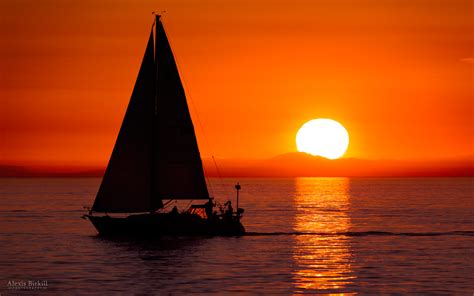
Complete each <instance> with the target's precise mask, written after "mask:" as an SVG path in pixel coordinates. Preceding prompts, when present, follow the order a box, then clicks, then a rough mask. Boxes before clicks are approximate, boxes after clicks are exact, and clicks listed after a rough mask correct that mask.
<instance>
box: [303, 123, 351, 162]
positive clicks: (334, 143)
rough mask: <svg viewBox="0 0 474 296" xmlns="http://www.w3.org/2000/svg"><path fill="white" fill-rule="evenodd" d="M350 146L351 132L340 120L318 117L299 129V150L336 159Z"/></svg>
mask: <svg viewBox="0 0 474 296" xmlns="http://www.w3.org/2000/svg"><path fill="white" fill-rule="evenodd" d="M348 146H349V134H348V133H347V130H346V129H345V128H344V127H343V126H342V124H340V123H339V122H337V121H335V120H332V119H326V118H318V119H313V120H310V121H308V122H306V123H305V124H303V126H302V127H301V128H300V129H299V130H298V133H297V134H296V147H297V148H298V151H299V152H306V153H309V154H311V155H315V156H322V157H326V158H329V159H336V158H339V157H341V156H343V155H344V153H345V152H346V150H347V147H348Z"/></svg>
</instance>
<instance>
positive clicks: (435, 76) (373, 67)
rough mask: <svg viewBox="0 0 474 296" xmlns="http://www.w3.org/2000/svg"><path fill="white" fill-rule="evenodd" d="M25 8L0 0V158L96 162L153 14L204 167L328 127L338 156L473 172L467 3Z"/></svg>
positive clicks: (270, 150) (274, 150) (271, 153)
mask: <svg viewBox="0 0 474 296" xmlns="http://www.w3.org/2000/svg"><path fill="white" fill-rule="evenodd" d="M27 3H28V5H25V4H24V2H22V1H13V0H7V1H2V3H1V4H0V8H1V11H2V12H3V15H4V17H3V18H1V20H0V23H1V25H2V26H0V34H1V36H2V38H1V40H0V44H1V46H0V48H1V52H0V63H1V68H2V74H3V75H2V77H1V79H0V97H1V100H2V102H1V108H0V126H1V129H2V130H1V137H2V145H1V148H0V162H1V164H2V165H8V166H25V167H43V166H54V167H58V166H61V167H84V169H83V170H88V169H89V168H101V169H104V168H105V166H106V165H107V161H108V159H109V157H110V153H111V151H112V149H113V145H114V143H115V140H116V137H117V134H118V131H119V128H120V125H121V122H122V120H123V116H124V114H125V110H126V108H127V104H128V101H129V99H130V95H131V92H132V89H133V86H134V84H135V80H136V77H137V73H138V69H139V67H140V61H141V59H142V57H143V53H144V49H145V44H146V40H147V38H148V34H149V32H150V28H151V24H152V22H153V18H152V15H151V12H152V11H158V10H166V11H167V13H166V14H164V16H163V22H164V25H165V29H166V31H167V34H168V35H169V39H170V43H171V46H172V48H173V52H174V54H175V57H176V60H177V63H178V66H179V71H180V75H181V77H182V79H183V81H184V84H185V90H186V93H187V96H188V105H189V108H190V112H191V116H192V118H193V121H194V126H195V130H196V134H197V139H198V144H199V148H200V152H201V155H202V157H203V158H210V157H211V154H212V155H213V156H215V158H216V159H217V160H218V163H219V159H226V160H227V161H229V162H230V161H233V162H235V163H239V162H240V163H241V161H240V160H242V159H244V160H252V161H254V160H265V159H272V158H274V157H279V156H281V155H285V154H287V153H294V152H296V146H295V133H296V131H297V130H298V129H299V128H300V127H301V125H302V123H304V122H307V121H309V120H311V119H313V118H334V119H336V120H337V119H341V120H342V119H343V120H344V122H343V123H344V126H345V127H346V128H347V130H348V131H349V132H350V139H351V142H350V147H349V149H348V150H347V152H346V153H345V154H344V158H348V159H359V160H367V161H372V160H390V161H395V160H396V161H397V162H396V163H398V161H407V162H408V161H410V162H420V163H422V164H423V165H426V166H430V167H434V168H437V167H439V166H438V165H437V163H438V162H439V161H448V162H452V161H456V162H457V163H460V164H461V166H459V165H456V167H462V168H464V167H465V166H467V165H470V163H472V135H473V134H474V124H473V116H472V110H473V102H474V100H473V93H472V70H473V65H474V64H473V62H472V61H473V56H472V42H473V34H471V32H472V31H473V29H474V28H473V23H472V20H471V14H470V11H471V5H470V3H469V1H441V2H440V3H439V5H432V4H431V3H429V2H427V1H422V0H413V1H404V2H401V3H398V2H397V3H395V2H390V1H368V2H362V3H358V2H357V3H356V2H351V1H342V2H341V1H332V0H331V1H330V0H324V1H299V0H297V1H240V0H239V1H236V2H235V3H234V2H233V4H229V3H227V2H225V1H223V2H220V1H218V2H216V1H209V0H204V1H195V0H184V1H171V0H164V1H162V2H160V3H159V4H157V3H156V2H153V1H149V0H146V1H140V2H139V3H137V2H134V1H119V2H114V4H113V5H112V8H111V5H109V4H107V3H108V2H104V1H92V0H84V1H76V0H74V1H67V2H64V1H58V0H51V1H46V2H43V1H36V2H35V1H30V2H27ZM342 3H343V4H342ZM441 3H442V4H441ZM25 7H28V17H25ZM66 11H67V12H74V13H65V12H66ZM197 11H198V12H199V13H196V12H197ZM38 24H41V25H38ZM198 118H199V121H198V120H197V119H198ZM220 163H222V161H221V162H220ZM416 165H417V166H419V165H420V164H416ZM239 167H240V165H239ZM363 167H367V166H363ZM385 168H386V166H385V165H377V166H376V167H374V169H373V170H371V171H380V170H383V169H385ZM221 169H223V170H224V168H221ZM391 170H393V168H391ZM280 172H284V171H283V170H280Z"/></svg>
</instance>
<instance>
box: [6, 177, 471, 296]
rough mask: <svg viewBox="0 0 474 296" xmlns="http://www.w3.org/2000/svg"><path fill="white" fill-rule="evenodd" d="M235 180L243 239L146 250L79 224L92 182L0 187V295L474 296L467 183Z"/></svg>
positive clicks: (229, 191) (227, 188)
mask: <svg viewBox="0 0 474 296" xmlns="http://www.w3.org/2000/svg"><path fill="white" fill-rule="evenodd" d="M236 181H237V180H235V179H223V180H220V179H211V183H212V186H211V187H210V190H211V193H212V194H214V195H215V196H216V197H217V199H218V200H220V201H221V202H222V203H223V202H224V201H225V200H226V199H227V198H229V197H231V198H232V199H235V193H234V190H233V185H234V184H235V182H236ZM238 181H239V182H240V184H241V185H242V191H241V200H240V206H241V207H243V208H245V213H244V219H243V221H242V222H243V223H244V225H245V227H246V229H247V231H248V235H246V236H242V237H208V238H206V237H202V238H163V239H160V240H148V241H147V240H123V239H122V240H117V239H116V240H110V239H103V238H100V237H98V236H97V235H96V231H95V229H94V228H93V226H92V225H91V224H90V223H89V221H86V220H82V219H81V216H82V215H83V214H84V213H85V212H84V211H83V209H82V207H83V206H84V205H89V206H90V205H91V204H92V202H93V199H94V198H95V194H96V192H97V189H98V185H99V183H100V179H87V178H86V179H0V196H1V199H0V294H1V295H2V296H3V295H13V294H15V295H17V294H20V295H23V294H25V295H28V294H38V295H50V294H54V295H65V294H81V295H82V294H106V295H108V294H127V295H128V294H165V295H166V294H187V293H193V292H194V293H201V294H208V293H221V294H229V293H246V294H295V293H310V294H314V293H347V294H380V293H390V294H393V293H422V294H428V293H430V294H464V295H473V293H474V203H473V200H474V196H473V195H474V194H473V179H472V178H426V179H425V178H413V179H410V178H401V179H395V178H381V179H372V178H294V179H239V180H238ZM234 205H235V201H234ZM12 281H16V282H17V283H20V284H21V282H26V285H27V284H28V283H27V281H40V282H43V281H47V287H45V289H35V290H25V289H24V288H21V289H16V290H15V289H12V288H9V286H8V284H9V282H12Z"/></svg>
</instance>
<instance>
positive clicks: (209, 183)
mask: <svg viewBox="0 0 474 296" xmlns="http://www.w3.org/2000/svg"><path fill="white" fill-rule="evenodd" d="M161 25H162V26H163V28H164V29H165V33H166V31H167V30H166V27H165V24H164V23H163V22H161ZM166 37H167V38H168V43H169V44H170V49H171V52H172V53H173V56H174V59H175V64H176V67H177V68H178V72H179V73H182V71H181V69H180V67H179V64H180V63H179V59H178V57H177V56H176V55H175V54H174V52H173V45H172V44H173V42H172V40H171V38H170V36H168V34H167V35H166ZM180 78H181V82H182V84H183V88H184V90H185V93H186V94H187V97H189V100H190V101H191V105H192V106H193V110H194V113H195V114H196V119H197V121H198V123H199V127H200V129H201V131H202V134H203V138H204V142H205V143H206V144H207V146H208V148H209V150H210V152H211V157H212V159H213V162H214V165H215V166H216V170H217V172H218V176H219V179H220V181H221V183H222V177H221V176H220V173H219V168H218V167H217V163H216V161H215V159H214V153H213V151H212V145H211V144H210V141H209V139H208V138H207V135H206V133H205V131H204V126H203V125H202V121H201V118H200V117H199V113H198V110H197V108H196V105H195V104H194V100H193V98H192V96H191V93H190V92H189V91H188V90H189V88H188V86H187V84H186V81H185V79H184V76H182V75H180ZM201 162H202V160H201ZM202 168H203V170H204V175H205V178H206V181H207V184H208V185H209V189H210V191H211V194H212V196H213V197H215V196H214V188H213V186H212V183H211V181H210V180H209V177H208V176H207V172H206V169H205V167H204V164H203V165H202ZM222 185H223V184H222Z"/></svg>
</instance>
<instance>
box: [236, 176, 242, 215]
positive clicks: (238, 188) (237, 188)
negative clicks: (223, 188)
mask: <svg viewBox="0 0 474 296" xmlns="http://www.w3.org/2000/svg"><path fill="white" fill-rule="evenodd" d="M240 188H242V186H240V184H239V182H237V184H235V189H236V190H237V216H239V191H240Z"/></svg>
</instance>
